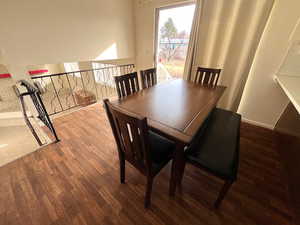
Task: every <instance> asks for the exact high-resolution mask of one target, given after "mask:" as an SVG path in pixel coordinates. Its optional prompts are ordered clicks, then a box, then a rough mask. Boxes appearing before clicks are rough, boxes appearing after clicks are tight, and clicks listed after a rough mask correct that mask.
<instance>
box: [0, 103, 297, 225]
mask: <svg viewBox="0 0 300 225" xmlns="http://www.w3.org/2000/svg"><path fill="white" fill-rule="evenodd" d="M54 126H55V128H56V130H57V132H58V136H59V137H60V139H61V142H60V143H57V144H52V145H49V146H47V147H45V148H44V149H42V150H39V151H37V152H34V153H32V154H30V155H27V156H25V157H23V158H21V159H18V160H16V161H14V162H12V163H10V164H8V165H6V166H3V167H1V168H0V225H8V224H14V225H31V224H33V225H35V224H40V225H48V224H49V225H66V224H68V225H69V224H76V225H77V224H78V225H79V224H80V225H95V224H105V225H106V224H108V225H109V224H112V225H114V224H124V225H129V224H137V225H140V224H145V225H158V224H159V225H160V224H170V225H171V224H172V225H176V224H178V225H185V224H193V225H194V224H195V225H197V224H199V225H241V224H247V225H248V224H249V225H270V224H272V225H294V224H293V221H292V219H293V217H292V212H291V208H290V204H289V200H288V188H287V185H286V182H285V179H284V174H283V166H282V165H281V162H280V160H279V159H280V158H279V154H278V149H277V145H276V141H275V138H276V136H275V135H274V133H273V132H272V131H270V130H266V129H263V128H259V127H254V126H251V125H249V124H242V126H241V150H240V151H241V154H240V170H239V178H238V181H237V182H236V183H235V184H234V185H233V186H232V188H231V190H230V191H229V193H228V195H227V196H226V198H225V200H224V201H223V203H222V205H221V207H220V209H219V210H217V211H216V210H214V209H213V207H212V206H213V202H214V200H215V199H216V197H217V194H218V191H219V190H220V188H221V186H222V182H221V181H220V180H218V179H217V178H214V177H212V176H210V175H208V174H206V173H205V172H202V171H200V170H199V169H197V168H194V167H193V166H190V165H187V168H186V171H185V175H184V178H183V183H182V187H181V188H180V189H179V190H178V193H177V194H176V196H175V197H174V198H170V197H169V195H168V186H169V179H170V170H171V166H170V165H167V167H166V168H164V169H163V171H162V172H161V173H160V174H159V175H158V177H157V178H156V179H155V180H154V185H153V194H152V206H151V208H150V209H148V210H146V209H144V206H143V204H144V192H145V178H144V177H143V176H142V175H141V174H139V173H138V171H137V170H136V169H134V168H133V167H131V166H130V165H129V164H128V163H127V164H126V183H125V184H120V182H119V163H118V155H117V151H116V145H115V143H114V138H113V136H112V133H111V130H110V127H109V124H108V121H107V119H106V115H105V112H104V110H103V107H102V106H101V105H99V104H97V105H93V106H90V107H86V108H83V109H81V110H79V111H77V112H73V113H71V114H68V115H65V116H62V117H59V118H57V119H55V121H54Z"/></svg>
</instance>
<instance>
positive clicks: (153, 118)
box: [112, 79, 226, 143]
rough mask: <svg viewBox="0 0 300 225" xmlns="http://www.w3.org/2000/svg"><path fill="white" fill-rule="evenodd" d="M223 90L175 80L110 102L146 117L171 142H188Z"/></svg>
mask: <svg viewBox="0 0 300 225" xmlns="http://www.w3.org/2000/svg"><path fill="white" fill-rule="evenodd" d="M225 89H226V87H224V86H217V87H215V88H208V87H204V86H202V85H199V84H194V83H192V82H188V81H185V80H181V79H178V80H173V81H170V82H167V83H163V84H158V85H155V86H153V87H151V88H148V89H144V90H142V91H139V92H137V93H135V94H133V95H130V96H128V97H126V98H124V99H122V100H117V101H113V102H112V103H113V104H114V105H116V106H118V107H120V108H122V109H124V110H126V111H129V112H132V113H135V114H138V115H140V116H144V117H146V118H147V120H148V125H149V126H150V127H151V128H152V129H154V130H157V131H159V132H161V133H163V134H164V135H166V136H168V137H170V138H172V139H175V140H178V141H180V142H183V143H189V142H190V141H191V139H192V138H193V136H194V135H195V133H196V132H197V130H198V129H199V128H200V126H201V125H202V123H203V121H204V120H205V118H206V117H207V116H208V114H209V113H210V111H211V110H212V109H213V108H214V107H215V106H216V104H217V102H218V101H219V99H220V97H221V96H222V94H223V92H224V90H225Z"/></svg>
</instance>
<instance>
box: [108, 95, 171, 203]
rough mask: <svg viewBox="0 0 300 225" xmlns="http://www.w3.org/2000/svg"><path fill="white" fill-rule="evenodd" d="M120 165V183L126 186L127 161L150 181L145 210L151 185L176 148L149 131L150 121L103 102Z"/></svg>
mask: <svg viewBox="0 0 300 225" xmlns="http://www.w3.org/2000/svg"><path fill="white" fill-rule="evenodd" d="M104 106H105V109H106V113H107V117H108V120H109V122H110V125H111V128H112V131H113V135H114V138H115V141H116V143H117V150H118V154H119V162H120V180H121V183H125V161H127V162H129V163H130V164H131V165H133V166H134V167H135V168H136V169H137V170H138V171H140V172H141V173H142V174H143V175H144V176H146V178H147V186H146V193H145V202H144V204H145V208H148V207H149V206H150V202H151V192H152V183H153V179H154V177H155V176H156V175H157V174H158V173H159V171H160V170H161V169H162V168H163V167H164V166H165V165H166V164H167V163H168V162H169V161H170V160H171V159H172V155H173V152H174V149H175V144H174V143H173V142H172V141H170V140H168V139H166V138H164V137H162V136H160V135H158V134H156V133H154V132H152V131H150V130H149V127H148V125H147V119H146V118H145V117H141V116H139V115H136V114H133V113H130V112H127V111H124V110H122V109H120V108H117V107H115V106H114V105H113V104H111V103H110V102H109V100H108V99H105V100H104Z"/></svg>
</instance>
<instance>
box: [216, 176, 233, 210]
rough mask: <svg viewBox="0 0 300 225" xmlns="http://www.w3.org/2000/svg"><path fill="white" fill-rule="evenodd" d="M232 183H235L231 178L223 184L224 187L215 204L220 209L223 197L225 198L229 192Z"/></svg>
mask: <svg viewBox="0 0 300 225" xmlns="http://www.w3.org/2000/svg"><path fill="white" fill-rule="evenodd" d="M232 183H233V181H231V180H227V181H225V184H224V185H223V187H222V189H221V191H220V193H219V196H218V199H217V201H216V202H215V204H214V206H215V208H216V209H218V208H219V206H220V205H221V202H222V201H223V199H224V197H225V195H226V194H227V192H228V190H229V188H230V187H231V185H232Z"/></svg>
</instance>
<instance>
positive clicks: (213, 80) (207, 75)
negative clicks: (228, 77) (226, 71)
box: [194, 67, 221, 87]
mask: <svg viewBox="0 0 300 225" xmlns="http://www.w3.org/2000/svg"><path fill="white" fill-rule="evenodd" d="M220 73H221V69H213V68H204V67H198V69H197V72H196V75H195V79H194V82H195V83H197V84H202V85H205V86H210V87H215V86H217V84H218V80H219V76H220Z"/></svg>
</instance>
